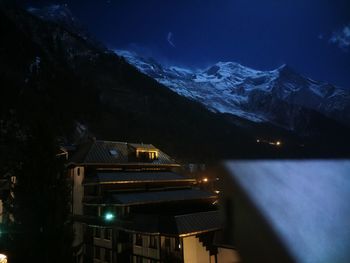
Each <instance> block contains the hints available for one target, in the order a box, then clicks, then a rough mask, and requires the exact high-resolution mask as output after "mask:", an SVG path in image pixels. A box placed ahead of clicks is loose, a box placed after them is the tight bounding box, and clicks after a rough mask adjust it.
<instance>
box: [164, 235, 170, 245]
mask: <svg viewBox="0 0 350 263" xmlns="http://www.w3.org/2000/svg"><path fill="white" fill-rule="evenodd" d="M164 246H165V248H170V238H169V237H166V238H165V240H164Z"/></svg>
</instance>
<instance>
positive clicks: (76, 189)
mask: <svg viewBox="0 0 350 263" xmlns="http://www.w3.org/2000/svg"><path fill="white" fill-rule="evenodd" d="M84 172H85V171H84V167H82V166H79V167H75V168H74V169H72V173H73V180H74V183H73V204H72V205H73V208H72V210H73V211H72V212H73V215H82V214H83V197H84V187H83V185H82V182H83V180H84Z"/></svg>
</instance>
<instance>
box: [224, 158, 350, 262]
mask: <svg viewBox="0 0 350 263" xmlns="http://www.w3.org/2000/svg"><path fill="white" fill-rule="evenodd" d="M225 167H226V170H227V171H228V174H229V178H232V182H234V184H235V185H236V186H238V187H239V189H241V190H242V191H243V193H244V195H245V196H246V197H247V198H248V199H249V201H250V203H251V204H252V205H253V206H254V207H255V209H256V210H257V211H258V213H259V214H261V215H262V216H263V218H264V219H265V220H266V222H267V223H268V225H269V227H270V228H271V230H272V231H273V233H274V234H275V236H276V237H277V238H278V240H279V242H280V243H281V244H284V245H285V247H286V248H287V249H288V253H290V255H291V256H292V257H293V258H294V259H295V262H302V263H309V262H350V245H349V244H350V220H349V218H350V205H349V200H350V160H305V161H302V160H299V161H288V160H285V161H232V162H228V163H226V164H225Z"/></svg>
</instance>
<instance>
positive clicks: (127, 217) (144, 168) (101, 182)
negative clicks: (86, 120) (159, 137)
mask: <svg viewBox="0 0 350 263" xmlns="http://www.w3.org/2000/svg"><path fill="white" fill-rule="evenodd" d="M180 170H181V167H180V165H179V164H178V163H176V162H175V161H174V160H173V159H172V158H170V157H169V156H168V155H167V154H165V153H163V152H162V151H160V150H159V149H157V148H156V147H154V146H153V145H151V144H132V143H124V142H109V141H98V140H94V141H91V142H89V143H86V144H84V145H81V146H80V147H79V149H77V151H76V152H75V153H74V155H72V158H71V159H70V164H69V169H68V172H69V176H70V178H71V181H72V215H73V219H74V232H75V240H74V244H73V246H74V254H75V259H76V262H123V263H124V262H135V263H138V262H144V263H146V262H147V263H153V262H201V263H206V262H208V263H211V262H217V253H218V249H217V248H216V247H214V246H213V239H214V235H215V233H216V232H217V231H218V230H219V229H220V220H219V214H218V211H217V209H216V205H215V204H216V201H217V196H216V194H215V193H211V192H208V191H204V190H201V189H199V188H198V186H197V181H196V180H195V179H193V178H189V177H187V176H184V175H181V173H180V172H179V171H180Z"/></svg>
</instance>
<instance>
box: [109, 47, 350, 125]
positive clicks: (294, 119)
mask: <svg viewBox="0 0 350 263" xmlns="http://www.w3.org/2000/svg"><path fill="white" fill-rule="evenodd" d="M115 52H116V53H117V54H118V55H120V56H123V57H124V58H125V59H126V60H127V61H128V62H129V63H130V64H132V65H134V66H135V67H137V68H138V70H140V71H141V72H142V73H144V74H146V75H148V76H150V77H152V78H154V79H156V80H157V81H158V82H160V83H162V84H164V85H165V86H167V87H168V88H170V89H171V90H173V91H175V92H176V93H178V94H180V95H182V96H185V97H187V98H190V99H193V100H196V101H199V102H201V103H202V104H204V105H205V106H206V107H207V108H208V109H210V110H211V111H214V112H220V113H230V114H233V115H236V116H238V117H241V118H245V119H248V120H250V121H254V122H271V123H274V124H276V125H279V126H282V127H284V128H287V129H290V130H294V129H296V127H295V126H296V125H297V123H298V122H299V121H300V118H302V117H304V116H301V115H303V114H305V110H306V111H308V110H310V111H316V112H319V113H321V114H323V115H325V116H327V117H329V118H332V119H335V120H337V121H339V122H341V123H343V124H345V125H347V126H350V91H349V90H346V89H342V88H339V87H335V86H333V85H331V84H328V83H324V82H318V81H314V80H312V79H310V78H306V77H304V76H302V75H300V74H298V73H297V72H295V71H294V70H293V69H291V68H290V67H289V66H287V65H283V66H281V67H279V68H277V69H275V70H271V71H259V70H254V69H251V68H248V67H245V66H242V65H240V64H238V63H234V62H218V63H216V64H214V65H212V66H211V67H209V68H206V69H198V70H192V69H188V68H182V67H175V66H170V67H166V66H163V65H161V64H160V63H158V62H157V61H155V60H154V59H152V58H144V57H142V56H139V55H137V54H136V53H134V52H130V51H125V50H116V51H115Z"/></svg>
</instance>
